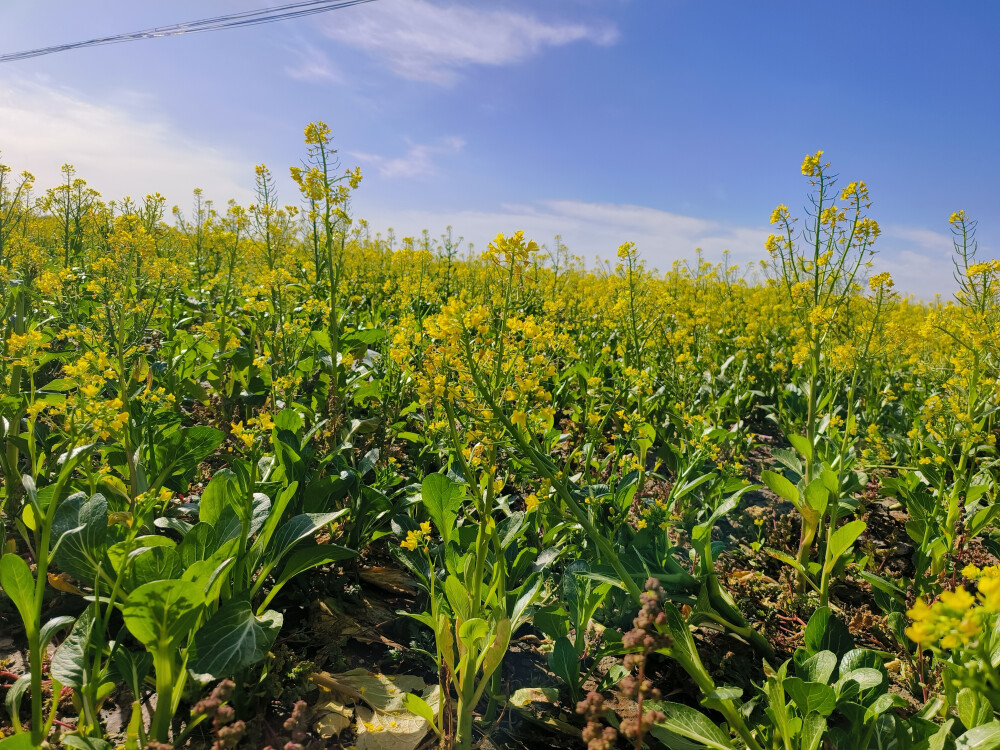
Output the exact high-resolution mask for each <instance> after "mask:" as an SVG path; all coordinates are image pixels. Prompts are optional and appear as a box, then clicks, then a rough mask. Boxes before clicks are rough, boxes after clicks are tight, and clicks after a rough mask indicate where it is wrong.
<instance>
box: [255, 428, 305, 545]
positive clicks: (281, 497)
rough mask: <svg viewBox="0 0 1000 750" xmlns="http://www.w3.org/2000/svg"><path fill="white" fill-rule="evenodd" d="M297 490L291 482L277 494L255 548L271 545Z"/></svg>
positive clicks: (297, 485)
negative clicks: (275, 531)
mask: <svg viewBox="0 0 1000 750" xmlns="http://www.w3.org/2000/svg"><path fill="white" fill-rule="evenodd" d="M286 411H287V410H286ZM293 413H294V412H293ZM298 488H299V483H298V482H292V483H291V484H289V485H288V486H287V487H285V489H283V490H282V491H281V492H279V493H278V497H277V499H276V500H275V501H274V506H273V507H271V508H270V509H269V513H268V517H267V519H266V520H265V521H264V524H263V526H261V527H260V536H258V537H257V541H256V542H254V546H255V547H259V548H260V549H262V550H263V549H267V547H268V545H269V544H270V543H271V537H272V536H274V530H275V529H276V528H278V524H279V523H281V520H282V518H283V517H284V515H285V510H286V509H287V508H288V504H289V503H290V502H291V501H292V498H293V497H295V493H296V491H297V490H298Z"/></svg>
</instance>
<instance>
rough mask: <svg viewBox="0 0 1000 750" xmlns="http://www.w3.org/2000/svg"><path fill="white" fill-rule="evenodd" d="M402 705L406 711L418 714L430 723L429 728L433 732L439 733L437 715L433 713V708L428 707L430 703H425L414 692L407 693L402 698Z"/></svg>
mask: <svg viewBox="0 0 1000 750" xmlns="http://www.w3.org/2000/svg"><path fill="white" fill-rule="evenodd" d="M403 705H404V706H405V707H406V710H407V711H409V712H410V713H411V714H415V715H416V716H419V717H420V718H421V719H423V720H424V721H426V722H427V723H428V724H430V725H431V728H432V729H433V730H434V731H435V732H437V733H438V734H440V731H439V730H438V728H437V717H436V716H435V715H434V709H433V708H431V707H430V704H429V703H427V701H425V700H424V699H423V698H421V697H420V696H419V695H417V694H416V693H407V694H406V697H404V698H403Z"/></svg>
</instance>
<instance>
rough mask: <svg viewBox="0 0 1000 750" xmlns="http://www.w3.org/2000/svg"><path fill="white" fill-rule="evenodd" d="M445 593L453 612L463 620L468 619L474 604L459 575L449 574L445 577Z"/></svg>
mask: <svg viewBox="0 0 1000 750" xmlns="http://www.w3.org/2000/svg"><path fill="white" fill-rule="evenodd" d="M444 594H445V596H446V597H447V598H448V604H449V605H451V610H452V612H454V613H455V614H456V615H458V616H459V617H461V618H462V619H463V620H465V619H467V618H468V617H469V611H470V608H471V606H472V604H471V602H470V600H469V592H468V591H467V590H466V588H465V586H463V585H462V582H461V581H460V580H459V579H458V577H457V576H448V577H447V578H445V579H444Z"/></svg>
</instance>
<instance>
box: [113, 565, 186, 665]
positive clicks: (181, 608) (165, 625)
mask: <svg viewBox="0 0 1000 750" xmlns="http://www.w3.org/2000/svg"><path fill="white" fill-rule="evenodd" d="M203 605H204V596H203V595H202V593H201V592H200V591H199V590H198V589H197V587H195V586H192V585H191V584H190V583H188V582H186V581H182V580H173V581H153V582H152V583H147V584H145V585H143V586H140V587H139V588H137V589H136V590H135V591H133V592H132V593H131V594H129V597H128V599H126V600H125V606H124V607H123V608H122V616H123V617H124V619H125V627H127V628H128V630H129V632H130V633H132V635H134V636H135V637H136V638H137V639H138V640H139V641H140V642H141V643H142V644H143V645H144V646H145V647H146V648H147V649H149V650H150V651H155V650H156V649H157V648H158V647H159V646H160V645H161V644H162V645H164V646H165V647H171V648H172V647H177V646H179V645H180V643H181V641H182V640H183V639H184V638H186V637H187V636H188V634H189V633H190V630H191V628H192V627H194V624H195V622H197V620H198V615H199V614H200V612H201V608H202V606H203Z"/></svg>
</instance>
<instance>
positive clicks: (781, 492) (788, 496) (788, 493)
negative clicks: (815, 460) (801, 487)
mask: <svg viewBox="0 0 1000 750" xmlns="http://www.w3.org/2000/svg"><path fill="white" fill-rule="evenodd" d="M760 478H761V479H763V480H764V484H766V485H767V486H768V488H769V489H770V490H771V492H773V493H774V494H776V495H777V496H778V497H781V498H783V499H785V500H787V501H788V502H790V503H792V504H793V505H795V507H796V508H797V507H799V505H801V503H800V502H799V491H798V490H797V489H796V488H795V485H794V484H792V483H791V482H789V481H788V480H787V479H785V478H784V477H783V476H781V474H777V473H775V472H773V471H767V470H765V471H762V472H761V473H760Z"/></svg>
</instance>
